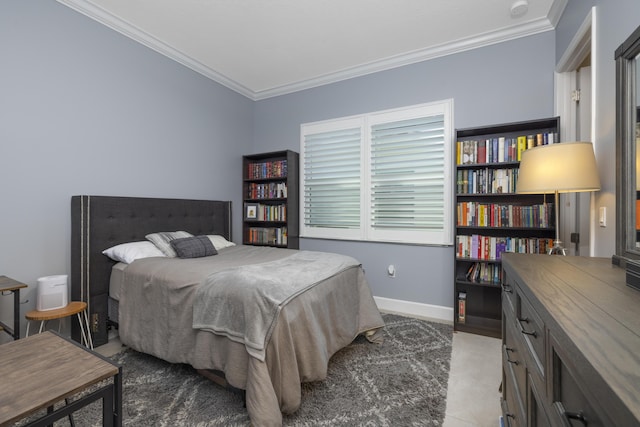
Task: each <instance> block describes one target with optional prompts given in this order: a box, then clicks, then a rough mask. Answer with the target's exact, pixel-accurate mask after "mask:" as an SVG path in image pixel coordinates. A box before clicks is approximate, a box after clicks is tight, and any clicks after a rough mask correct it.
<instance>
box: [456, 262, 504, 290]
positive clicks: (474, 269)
mask: <svg viewBox="0 0 640 427" xmlns="http://www.w3.org/2000/svg"><path fill="white" fill-rule="evenodd" d="M465 279H466V280H467V281H469V282H473V283H494V284H496V285H499V284H500V283H502V266H501V265H500V264H490V263H488V262H474V263H472V264H471V265H470V266H469V269H468V270H467V272H466V274H465Z"/></svg>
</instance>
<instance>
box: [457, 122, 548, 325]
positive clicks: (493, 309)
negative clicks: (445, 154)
mask: <svg viewBox="0 0 640 427" xmlns="http://www.w3.org/2000/svg"><path fill="white" fill-rule="evenodd" d="M559 130H560V119H559V118H558V117H553V118H546V119H541V120H530V121H523V122H513V123H504V124H497V125H491V126H483V127H475V128H468V129H459V130H457V131H456V196H455V201H456V213H455V215H456V221H455V243H456V248H455V253H456V260H455V275H454V278H455V279H454V280H455V283H454V307H455V309H454V330H457V331H463V332H470V333H476V334H481V335H486V336H492V337H497V338H499V337H500V336H501V319H502V302H501V290H502V287H501V280H502V265H501V254H502V253H503V252H505V251H508V252H518V253H545V252H546V249H547V247H549V246H550V245H552V242H553V237H554V235H555V224H554V209H555V206H553V196H552V195H546V196H545V195H542V194H517V192H516V191H517V176H518V170H519V165H520V156H521V153H522V152H523V151H525V150H527V149H529V148H532V147H535V146H538V145H544V144H551V143H559V141H560V139H559V138H560V135H559Z"/></svg>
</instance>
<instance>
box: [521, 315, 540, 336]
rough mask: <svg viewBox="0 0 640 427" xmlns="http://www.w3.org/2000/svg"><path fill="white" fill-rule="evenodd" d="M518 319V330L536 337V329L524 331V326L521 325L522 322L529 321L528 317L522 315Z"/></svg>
mask: <svg viewBox="0 0 640 427" xmlns="http://www.w3.org/2000/svg"><path fill="white" fill-rule="evenodd" d="M518 320H519V321H520V332H522V333H523V334H525V335H531V336H532V337H534V338H537V337H538V333H537V332H536V331H526V330H525V329H524V326H523V325H522V324H523V323H529V318H528V317H524V318H522V319H518Z"/></svg>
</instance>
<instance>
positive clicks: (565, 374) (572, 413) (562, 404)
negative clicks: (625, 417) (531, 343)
mask: <svg viewBox="0 0 640 427" xmlns="http://www.w3.org/2000/svg"><path fill="white" fill-rule="evenodd" d="M550 341H551V363H552V384H553V389H552V402H553V410H552V411H551V412H552V413H551V414H550V417H551V418H552V420H553V421H554V424H556V425H559V426H563V427H569V426H583V425H588V426H589V427H600V426H602V427H604V426H612V425H615V423H614V422H613V421H611V420H607V421H606V422H605V421H604V420H603V417H602V416H601V415H600V411H599V410H598V409H596V406H595V405H597V403H596V402H595V399H594V400H593V401H592V400H590V399H589V398H588V397H587V394H588V393H589V392H588V391H586V390H585V389H584V388H583V387H582V386H581V384H582V383H584V380H581V379H580V378H577V377H576V374H575V372H576V370H577V369H578V367H577V366H575V365H574V362H573V361H572V360H571V359H570V358H569V356H568V355H565V354H564V353H563V351H562V350H561V345H560V344H559V342H558V341H557V340H555V339H554V338H553V337H552V338H551V339H550Z"/></svg>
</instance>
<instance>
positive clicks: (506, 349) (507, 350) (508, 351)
mask: <svg viewBox="0 0 640 427" xmlns="http://www.w3.org/2000/svg"><path fill="white" fill-rule="evenodd" d="M504 349H505V351H506V352H507V362H509V363H513V364H514V365H516V366H517V365H518V361H517V360H511V358H510V357H509V353H515V351H516V349H515V348H511V347H505V348H504Z"/></svg>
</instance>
